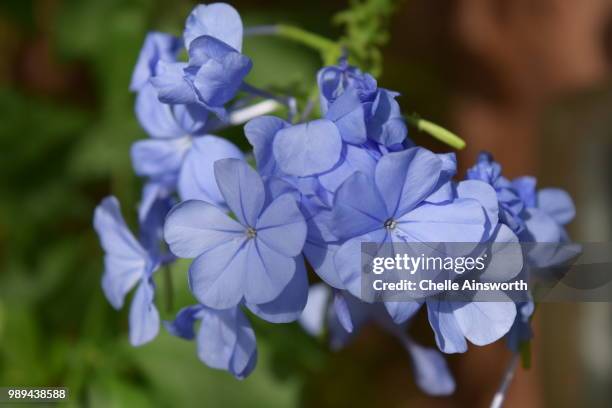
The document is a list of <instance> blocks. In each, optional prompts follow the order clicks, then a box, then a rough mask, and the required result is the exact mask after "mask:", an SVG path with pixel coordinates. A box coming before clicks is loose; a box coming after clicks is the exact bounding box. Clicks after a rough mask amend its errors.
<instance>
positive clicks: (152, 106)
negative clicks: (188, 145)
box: [135, 82, 185, 139]
mask: <svg viewBox="0 0 612 408" xmlns="http://www.w3.org/2000/svg"><path fill="white" fill-rule="evenodd" d="M157 95H158V94H157V89H156V88H155V87H154V86H153V85H152V84H151V83H149V82H147V84H146V85H145V86H144V87H143V88H142V89H141V90H140V91H139V92H138V95H137V96H136V106H135V112H136V118H137V119H138V122H139V123H140V126H142V128H143V129H144V130H145V132H147V134H148V135H149V136H151V137H154V138H159V139H162V138H175V137H181V136H185V130H184V129H183V128H181V126H180V125H179V123H178V122H177V121H176V119H175V117H174V114H173V112H172V106H171V105H167V104H165V103H162V102H160V100H159V98H158V96H157Z"/></svg>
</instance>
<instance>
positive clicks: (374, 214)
mask: <svg viewBox="0 0 612 408" xmlns="http://www.w3.org/2000/svg"><path fill="white" fill-rule="evenodd" d="M331 217H332V220H331V221H332V222H331V224H332V225H331V227H330V229H331V232H332V233H333V234H334V235H336V236H337V237H338V238H341V239H346V238H351V237H354V236H357V235H362V234H365V233H367V232H370V231H373V230H376V229H379V228H383V225H384V222H385V220H386V218H387V210H386V208H385V203H384V201H383V199H382V198H381V196H380V195H379V193H378V191H377V190H376V188H375V186H373V185H372V179H371V178H370V177H368V176H366V175H365V174H363V173H361V172H358V173H354V174H353V175H352V176H351V177H349V178H348V179H347V180H346V181H345V182H344V183H343V184H342V185H341V186H340V188H339V189H338V191H337V192H336V198H335V200H334V207H333V209H332V214H331Z"/></svg>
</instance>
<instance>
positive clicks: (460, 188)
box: [457, 180, 499, 227]
mask: <svg viewBox="0 0 612 408" xmlns="http://www.w3.org/2000/svg"><path fill="white" fill-rule="evenodd" d="M457 196H458V197H459V198H471V199H474V200H477V201H478V202H479V203H480V205H482V207H483V208H484V210H485V214H486V215H487V220H488V222H489V225H490V226H491V227H495V225H497V222H498V220H499V205H498V202H497V195H496V193H495V190H494V189H493V187H491V186H490V185H489V184H487V183H484V182H482V181H479V180H465V181H462V182H460V183H459V184H458V185H457Z"/></svg>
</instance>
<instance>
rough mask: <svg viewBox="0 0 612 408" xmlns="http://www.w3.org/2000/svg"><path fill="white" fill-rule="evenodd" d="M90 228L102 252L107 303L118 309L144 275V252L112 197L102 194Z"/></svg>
mask: <svg viewBox="0 0 612 408" xmlns="http://www.w3.org/2000/svg"><path fill="white" fill-rule="evenodd" d="M94 228H95V230H96V232H97V233H98V236H99V238H100V244H101V245H102V248H103V249H104V252H105V257H104V265H105V266H104V275H103V276H102V289H103V290H104V294H105V295H106V298H107V299H108V301H109V302H110V304H111V305H113V307H115V308H116V309H120V308H121V307H122V306H123V300H124V298H125V295H126V294H127V292H129V291H130V289H132V288H133V287H134V285H135V284H136V283H137V282H138V280H139V279H140V278H142V277H143V276H145V274H146V268H147V266H148V260H149V259H148V255H147V253H146V251H145V250H144V248H143V247H142V246H141V245H140V243H139V242H138V241H137V240H136V238H134V236H133V235H132V233H131V232H130V231H129V229H128V228H127V225H126V224H125V221H124V219H123V217H122V216H121V210H120V208H119V202H118V201H117V199H116V198H115V197H106V198H105V199H104V200H102V202H101V203H100V205H98V207H96V211H95V214H94Z"/></svg>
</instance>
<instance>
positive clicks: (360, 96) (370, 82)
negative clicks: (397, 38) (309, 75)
mask: <svg viewBox="0 0 612 408" xmlns="http://www.w3.org/2000/svg"><path fill="white" fill-rule="evenodd" d="M317 82H318V84H319V91H320V95H321V98H320V101H321V110H322V112H323V114H324V115H325V117H326V118H327V119H329V120H331V121H333V122H334V123H335V124H336V126H337V127H338V129H339V131H340V134H341V135H342V138H343V140H344V141H345V142H347V143H351V144H356V145H360V144H363V143H365V142H366V141H367V140H368V139H369V140H372V141H374V142H376V143H378V144H381V145H383V146H386V147H393V146H398V145H401V143H402V142H404V140H405V139H406V135H407V132H408V130H407V128H406V123H405V122H404V119H403V117H402V115H401V111H400V107H399V104H398V103H397V101H396V100H395V98H396V97H397V96H399V94H398V93H397V92H392V91H389V90H387V89H383V88H378V85H377V83H376V80H375V79H374V78H373V77H372V76H371V75H369V74H363V73H362V72H361V71H359V70H358V69H357V68H355V67H351V66H350V65H348V63H347V62H346V59H343V60H341V61H340V63H339V64H338V65H337V66H330V67H325V68H323V69H321V70H320V71H319V73H318V75H317Z"/></svg>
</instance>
